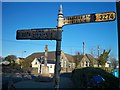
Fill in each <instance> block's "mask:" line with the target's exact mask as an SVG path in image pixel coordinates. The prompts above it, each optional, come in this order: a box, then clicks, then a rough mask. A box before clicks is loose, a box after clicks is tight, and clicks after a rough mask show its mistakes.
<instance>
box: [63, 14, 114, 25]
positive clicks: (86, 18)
mask: <svg viewBox="0 0 120 90" xmlns="http://www.w3.org/2000/svg"><path fill="white" fill-rule="evenodd" d="M115 19H116V13H115V12H104V13H94V14H87V15H79V16H68V17H64V20H63V22H64V25H67V24H80V23H90V22H108V21H114V20H115Z"/></svg>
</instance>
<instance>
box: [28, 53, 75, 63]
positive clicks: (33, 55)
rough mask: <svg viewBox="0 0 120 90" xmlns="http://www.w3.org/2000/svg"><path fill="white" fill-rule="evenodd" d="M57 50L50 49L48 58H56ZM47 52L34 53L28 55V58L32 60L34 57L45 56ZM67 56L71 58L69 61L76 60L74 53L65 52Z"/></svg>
mask: <svg viewBox="0 0 120 90" xmlns="http://www.w3.org/2000/svg"><path fill="white" fill-rule="evenodd" d="M55 53H56V51H50V52H48V60H53V61H55V60H56V55H55ZM44 54H45V52H38V53H33V54H31V55H30V56H28V57H26V60H30V61H31V62H32V60H34V58H40V57H41V56H44ZM65 56H66V57H67V59H68V60H69V62H74V58H73V56H72V55H70V54H65Z"/></svg>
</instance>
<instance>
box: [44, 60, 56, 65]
mask: <svg viewBox="0 0 120 90" xmlns="http://www.w3.org/2000/svg"><path fill="white" fill-rule="evenodd" d="M42 64H44V61H43V62H42ZM47 64H55V61H54V60H47Z"/></svg>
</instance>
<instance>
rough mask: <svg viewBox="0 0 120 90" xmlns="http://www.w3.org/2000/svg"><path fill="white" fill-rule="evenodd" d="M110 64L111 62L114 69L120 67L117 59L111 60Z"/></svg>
mask: <svg viewBox="0 0 120 90" xmlns="http://www.w3.org/2000/svg"><path fill="white" fill-rule="evenodd" d="M110 62H111V65H112V67H113V68H114V69H115V68H116V67H117V65H118V62H117V60H116V59H115V58H110Z"/></svg>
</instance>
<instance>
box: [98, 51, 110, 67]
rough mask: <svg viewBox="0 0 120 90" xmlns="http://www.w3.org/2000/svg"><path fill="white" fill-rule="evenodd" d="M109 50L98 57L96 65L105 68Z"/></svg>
mask: <svg viewBox="0 0 120 90" xmlns="http://www.w3.org/2000/svg"><path fill="white" fill-rule="evenodd" d="M110 51H111V50H108V51H105V50H104V51H103V53H102V54H101V55H100V57H99V58H98V65H101V66H103V67H104V66H105V63H106V62H107V60H108V57H109V56H108V55H109V53H110Z"/></svg>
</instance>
